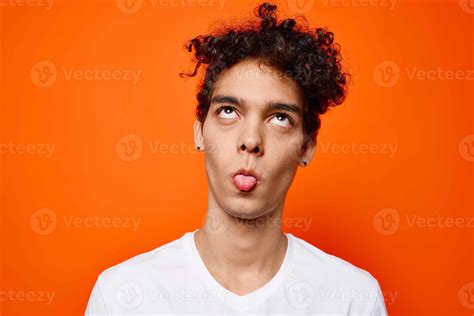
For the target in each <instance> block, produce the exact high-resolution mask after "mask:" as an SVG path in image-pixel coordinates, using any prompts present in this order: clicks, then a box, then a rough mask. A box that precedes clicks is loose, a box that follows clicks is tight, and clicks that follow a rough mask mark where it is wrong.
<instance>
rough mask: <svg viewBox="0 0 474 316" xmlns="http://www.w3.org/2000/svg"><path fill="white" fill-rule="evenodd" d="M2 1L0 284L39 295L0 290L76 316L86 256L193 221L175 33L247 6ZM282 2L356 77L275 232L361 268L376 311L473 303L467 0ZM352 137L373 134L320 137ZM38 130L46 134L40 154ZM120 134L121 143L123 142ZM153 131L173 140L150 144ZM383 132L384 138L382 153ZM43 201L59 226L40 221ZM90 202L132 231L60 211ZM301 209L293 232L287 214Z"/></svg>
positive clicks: (196, 208)
mask: <svg viewBox="0 0 474 316" xmlns="http://www.w3.org/2000/svg"><path fill="white" fill-rule="evenodd" d="M8 1H13V2H5V0H4V1H3V2H0V4H1V3H3V5H0V22H1V23H0V36H1V37H0V39H1V55H0V58H1V59H0V62H1V78H0V80H1V89H2V90H1V106H2V107H1V113H0V119H1V130H2V132H1V141H0V143H1V144H9V143H12V144H16V145H18V144H24V145H25V146H28V145H30V151H31V152H30V153H18V152H17V151H18V148H19V147H16V148H17V149H15V150H13V149H11V148H10V147H9V148H10V149H8V150H6V152H5V150H4V151H3V152H2V154H0V157H1V159H2V161H1V163H2V164H1V183H0V185H1V196H0V203H1V204H0V206H1V222H0V223H1V226H0V227H1V228H0V229H1V250H2V251H1V255H2V257H1V261H0V262H1V269H2V273H1V280H0V285H1V286H0V291H4V292H3V293H5V291H9V290H10V291H14V292H15V293H21V292H23V293H26V292H28V291H35V292H38V291H43V292H49V293H54V299H53V300H52V303H51V304H46V303H45V302H41V301H20V300H19V299H8V300H5V299H2V300H1V301H0V303H1V304H2V305H1V310H2V313H3V315H33V314H50V315H69V314H77V315H80V314H83V312H84V310H85V307H86V304H87V300H88V298H89V295H90V292H91V290H92V286H93V284H94V282H95V280H96V278H97V275H98V274H99V273H100V272H101V271H103V270H104V269H106V268H108V267H110V266H112V265H115V264H117V263H119V262H122V261H124V260H126V259H128V258H130V257H132V256H134V255H137V254H139V253H143V252H146V251H149V250H152V249H154V248H156V247H158V246H160V245H162V244H164V243H166V242H169V241H171V240H174V239H176V238H179V237H181V236H182V234H183V233H185V232H187V231H192V230H194V229H195V228H197V227H199V226H200V225H201V224H202V220H203V217H204V215H205V211H206V202H207V179H206V175H205V170H204V163H203V161H204V156H203V154H201V153H197V152H195V151H194V149H193V145H194V144H193V134H192V123H193V121H194V116H193V113H194V107H195V105H196V101H195V92H196V84H197V83H198V81H197V79H182V78H179V76H178V73H179V72H180V71H188V70H190V69H191V67H192V64H191V62H190V57H191V56H190V55H189V54H188V53H187V52H186V51H185V50H184V49H183V44H184V43H185V42H186V40H188V39H190V38H192V37H194V36H196V35H198V34H202V33H205V32H206V31H209V26H210V25H211V24H212V23H213V22H214V21H216V20H218V19H219V18H227V17H230V16H236V15H237V16H243V17H245V16H248V15H249V14H250V12H251V11H252V10H253V8H254V7H255V6H256V5H257V2H256V1H231V0H227V1H225V2H224V6H223V8H222V9H220V8H219V7H217V6H216V5H215V4H213V3H212V2H200V3H201V4H200V5H196V3H197V2H196V1H194V2H193V1H192V0H188V1H185V0H181V2H180V3H178V2H177V0H175V1H176V2H174V3H175V4H176V5H171V4H170V2H169V1H164V0H163V2H161V4H157V5H154V4H153V3H154V2H152V1H151V0H143V3H142V7H141V8H139V10H138V11H137V12H135V13H133V12H131V11H128V12H125V11H127V10H126V8H125V10H124V7H122V10H121V8H120V5H121V3H120V2H121V1H120V0H119V1H118V2H115V1H113V0H110V1H109V0H103V1H100V0H82V1H66V0H63V1H59V0H56V1H55V2H54V4H53V7H52V8H51V9H50V10H48V9H46V8H44V7H38V6H34V5H25V6H18V5H14V4H18V1H20V0H16V1H17V2H15V0H8ZM288 1H289V2H288V3H286V2H284V1H280V2H277V4H279V9H280V10H281V12H282V13H284V15H285V16H288V15H290V16H294V15H295V13H298V11H299V12H304V13H305V14H306V16H307V18H308V20H309V21H310V23H311V25H313V26H327V27H329V28H330V29H331V30H332V31H333V32H334V33H335V40H336V42H339V43H340V44H341V46H342V54H343V57H344V65H345V66H346V68H348V69H349V70H350V72H351V73H352V74H353V80H352V83H351V86H350V91H349V96H348V98H347V101H346V102H345V103H344V104H343V105H341V106H339V107H337V108H335V109H333V110H331V111H330V112H329V113H327V114H326V115H324V116H323V117H322V120H323V121H322V128H321V131H320V136H319V138H318V143H319V144H318V147H317V151H316V155H315V159H314V160H313V161H312V163H311V164H310V166H309V167H308V168H306V169H300V170H299V172H298V174H297V176H296V178H295V182H294V184H293V186H292V188H291V189H290V192H289V195H288V199H287V204H286V207H285V214H284V217H285V218H288V219H291V220H294V221H293V224H291V223H290V224H289V225H286V226H285V231H287V232H291V233H293V234H294V235H296V236H298V237H300V238H303V239H305V240H307V241H309V242H311V243H312V244H314V245H316V246H317V247H319V248H320V249H322V250H324V251H326V252H328V253H331V254H334V255H336V256H338V257H341V258H343V259H345V260H347V261H349V262H351V263H353V264H354V265H356V266H358V267H361V268H363V269H365V270H367V271H369V272H370V273H371V274H372V275H373V276H374V277H376V278H377V279H378V281H379V283H380V285H381V287H382V290H383V292H384V294H385V295H386V296H387V297H388V296H392V297H396V299H395V300H391V299H387V301H386V306H387V309H388V312H389V314H391V315H407V314H411V315H472V314H473V313H474V306H473V305H474V292H473V293H472V294H471V297H470V299H471V300H472V301H469V297H468V296H466V295H467V293H468V290H469V288H470V287H471V285H470V282H473V281H474V269H472V268H473V267H474V262H473V244H474V233H473V232H474V228H473V227H472V226H471V227H469V219H470V218H471V219H472V218H473V216H474V214H473V210H474V208H473V198H472V192H473V163H474V162H472V159H471V158H473V157H472V156H473V155H474V143H471V148H470V150H471V151H469V148H468V143H469V141H472V137H473V136H469V135H472V134H474V128H473V123H472V122H473V120H472V119H473V113H472V106H473V90H474V86H473V82H474V81H473V80H474V78H472V77H474V74H472V72H473V69H474V66H473V56H474V54H473V43H474V38H473V30H474V23H473V18H474V14H473V13H472V11H470V8H473V9H474V4H473V3H472V2H473V1H471V7H469V2H468V1H467V0H466V1H463V0H460V1H459V2H458V1H408V0H405V1H397V2H396V5H395V7H394V8H393V9H389V8H387V7H383V6H382V4H383V3H385V1H378V3H380V4H381V5H380V6H377V5H363V4H364V3H365V2H363V1H361V0H360V1H357V0H351V1H352V2H349V1H348V0H346V2H344V3H348V5H345V4H340V3H339V2H336V1H335V0H334V1H332V2H329V4H328V3H327V2H324V1H322V0H318V1H313V2H312V1H309V0H306V2H303V0H300V2H299V6H297V5H296V3H295V1H292V0H288ZM122 2H123V1H122ZM350 3H352V4H350ZM375 3H377V1H376V2H375ZM193 4H194V5H193ZM216 4H217V2H216ZM303 4H305V5H307V6H306V7H305V6H303ZM356 4H359V5H356ZM308 6H310V7H308ZM131 9H133V7H132V8H131ZM45 60H48V61H50V62H51V63H53V64H54V66H55V67H56V78H55V80H54V81H53V82H52V83H46V84H47V85H49V86H47V87H41V84H42V82H41V81H38V80H39V78H38V71H46V70H47V69H44V67H45V66H44V65H45V64H44V63H43V64H41V63H40V64H37V63H39V62H42V61H45ZM385 61H392V62H385ZM384 62H385V63H384ZM394 65H395V66H394ZM387 67H392V68H391V69H388V68H387ZM397 67H398V69H399V73H398V74H397V71H396V69H397ZM72 68H74V69H79V70H86V69H95V68H98V69H108V70H119V71H120V70H127V69H134V70H136V71H141V74H140V77H139V79H138V81H137V82H136V84H133V83H132V82H130V81H127V80H112V79H110V80H104V79H100V78H98V77H94V78H93V79H91V80H85V79H77V78H76V79H74V78H72V77H69V78H68V77H67V72H68V71H69V70H71V69H72ZM51 69H52V68H51ZM51 69H50V70H51ZM414 69H415V70H422V71H427V70H435V71H437V70H438V69H441V71H443V70H453V71H457V70H459V71H461V73H462V74H464V76H465V78H464V79H458V80H453V79H446V78H442V77H441V75H436V76H437V77H436V78H434V79H424V80H423V79H420V77H411V76H410V74H411V72H412V71H413V70H414ZM384 72H385V75H386V77H384V78H382V77H381V76H382V75H381V74H382V73H384ZM418 74H419V73H418ZM469 74H470V75H469ZM387 76H392V77H390V78H392V79H391V80H392V82H389V83H388V85H390V86H389V87H387V86H385V85H386V84H387V82H386V81H385V80H386V79H387V78H389V77H387ZM393 76H395V77H393ZM419 76H422V74H421V75H419ZM469 76H472V77H471V79H469ZM44 78H45V77H43V79H44ZM50 78H53V77H50ZM393 78H394V79H393ZM417 78H418V79H417ZM43 83H44V82H43ZM466 137H467V138H466ZM133 141H135V143H133ZM140 141H141V142H142V144H141V147H140V143H139V142H140ZM352 143H354V144H359V145H360V144H365V145H367V146H370V145H373V147H372V148H374V149H373V150H372V152H371V153H363V152H361V151H360V150H357V149H352V150H350V151H349V152H348V153H341V152H339V151H338V149H337V147H328V146H329V145H331V144H336V145H344V144H352ZM37 144H49V145H50V146H53V145H54V151H53V152H52V154H51V156H50V157H47V156H46V155H45V154H42V151H41V146H40V145H37ZM133 144H135V145H136V146H138V147H137V148H138V151H135V154H134V156H133V155H132V156H130V157H129V156H127V154H126V153H125V152H124V151H123V149H124V148H125V147H124V146H131V145H133ZM158 144H164V145H167V146H172V145H174V146H180V149H176V148H175V147H168V148H167V147H159V150H158V151H154V150H153V147H152V146H155V145H158ZM384 144H390V145H391V146H396V151H395V152H394V155H393V157H390V154H387V153H384V152H383V151H384V148H386V147H384ZM150 145H152V146H150ZM3 148H4V149H5V146H3ZM172 148H174V149H172ZM392 148H394V147H392ZM132 149H133V148H132V147H129V153H130V152H132V151H133V150H132ZM140 150H141V151H140ZM128 160H130V161H128ZM387 208H388V209H394V210H386V209H387ZM43 209H47V210H43ZM38 211H39V213H38ZM41 212H46V213H41ZM385 212H388V213H389V214H388V215H394V216H395V219H394V220H395V222H394V223H395V224H394V225H395V226H387V225H388V224H390V223H391V224H393V223H392V222H386V224H387V223H388V224H387V225H385V226H384V225H381V224H380V223H382V221H384V220H389V219H390V218H389V217H386V216H388V215H387V214H386V213H385ZM45 215H46V216H50V217H49V218H50V219H51V218H54V216H56V223H54V221H53V222H43V225H39V224H38V223H39V222H40V221H41V220H46V219H47V217H44V216H45ZM396 215H398V216H399V218H398V220H397V218H396ZM415 215H416V216H417V217H418V218H422V219H425V220H429V219H430V218H434V217H436V218H437V217H438V216H441V219H444V220H446V219H448V218H451V219H453V220H456V219H458V221H462V220H464V224H463V225H458V226H457V227H443V225H442V224H439V222H437V223H438V224H435V225H434V226H435V227H424V226H425V225H423V224H422V223H421V224H413V222H411V220H410V218H411V219H413V216H415ZM94 216H98V217H99V218H100V219H104V218H110V219H117V218H118V221H121V220H122V219H123V218H125V219H126V218H128V220H131V219H135V220H140V222H139V226H138V229H136V230H133V229H132V228H131V227H127V226H126V224H125V221H123V222H121V224H120V225H121V226H120V227H108V228H105V227H99V226H98V225H94V226H93V227H85V226H84V225H82V224H80V223H79V224H78V223H76V224H71V223H70V222H68V221H67V219H74V218H75V219H76V220H83V219H85V218H88V217H94ZM385 217H386V218H385ZM303 218H304V219H306V220H307V221H309V220H311V225H310V226H309V228H308V229H306V230H305V229H304V228H303V227H301V226H298V225H297V223H296V220H298V219H299V220H301V219H303ZM392 218H394V217H393V216H392ZM459 219H461V220H459ZM47 223H49V224H50V225H53V226H48V225H46V224H47ZM68 223H69V224H68ZM471 225H473V224H472V223H471ZM45 227H46V229H47V230H46V231H44V230H43V229H45ZM390 227H391V228H390ZM388 228H390V229H388ZM472 287H474V286H472ZM38 300H39V299H38ZM471 303H472V304H471Z"/></svg>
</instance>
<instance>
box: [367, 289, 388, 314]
mask: <svg viewBox="0 0 474 316" xmlns="http://www.w3.org/2000/svg"><path fill="white" fill-rule="evenodd" d="M371 316H387V310H386V308H385V302H384V299H383V295H382V290H381V288H380V285H379V283H378V282H377V297H376V299H375V306H374V309H373V311H372V314H371Z"/></svg>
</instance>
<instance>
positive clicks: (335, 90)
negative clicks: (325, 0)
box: [180, 2, 349, 142]
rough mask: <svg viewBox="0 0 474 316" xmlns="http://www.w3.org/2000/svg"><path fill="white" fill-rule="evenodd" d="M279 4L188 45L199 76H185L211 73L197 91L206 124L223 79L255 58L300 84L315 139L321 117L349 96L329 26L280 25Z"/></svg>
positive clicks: (307, 127) (309, 133) (307, 126)
mask: <svg viewBox="0 0 474 316" xmlns="http://www.w3.org/2000/svg"><path fill="white" fill-rule="evenodd" d="M276 9H277V6H276V5H274V4H272V3H267V2H265V3H262V4H260V5H259V6H257V8H256V9H255V14H256V16H257V17H258V18H259V19H258V20H257V21H252V20H247V21H246V22H244V23H240V24H239V25H233V26H231V27H228V26H225V27H224V28H223V29H221V30H216V31H214V33H213V34H209V35H199V36H197V37H195V38H193V39H191V40H190V41H189V42H188V43H187V44H186V49H187V50H188V51H189V52H192V50H193V48H194V58H193V62H195V63H196V65H195V68H194V72H192V73H190V74H185V73H180V76H181V77H184V76H190V77H193V76H195V75H196V74H197V71H198V69H199V67H200V65H201V64H206V65H207V68H206V73H205V76H204V79H203V81H202V82H201V84H200V86H199V89H198V90H199V91H198V93H197V101H198V105H197V108H196V113H195V114H196V117H197V119H198V120H199V121H200V122H202V123H204V121H205V119H206V116H207V113H208V110H209V106H210V99H211V96H212V93H213V88H214V84H215V82H216V81H217V80H218V78H219V75H220V74H221V73H222V72H223V71H224V70H225V69H229V68H230V67H232V66H233V65H235V64H237V63H238V62H240V61H243V60H245V59H255V60H258V61H260V62H263V63H264V64H266V65H268V66H271V67H272V68H273V69H276V70H277V71H279V72H280V73H282V74H284V75H285V76H287V77H289V78H290V79H292V81H293V82H294V83H296V84H297V87H298V89H299V90H300V92H301V95H302V98H303V100H304V104H303V109H304V111H303V133H304V135H305V139H306V140H308V138H309V139H310V140H312V141H314V142H315V141H316V136H317V134H318V131H319V128H320V126H321V120H320V117H319V116H320V114H324V113H325V112H326V111H327V110H328V107H330V106H335V105H338V104H341V103H342V102H343V101H344V99H345V97H346V92H347V79H348V76H349V74H348V73H347V72H343V71H342V70H341V55H340V45H339V44H337V43H334V42H333V40H334V34H333V33H332V32H330V31H328V30H327V29H326V28H322V27H318V28H316V30H315V31H312V30H310V29H309V28H308V27H307V21H306V20H305V19H304V17H301V19H302V23H300V24H297V22H296V20H295V19H292V18H288V19H285V20H281V21H278V20H277V16H276V11H277V10H276Z"/></svg>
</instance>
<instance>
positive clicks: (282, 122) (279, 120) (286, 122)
mask: <svg viewBox="0 0 474 316" xmlns="http://www.w3.org/2000/svg"><path fill="white" fill-rule="evenodd" d="M272 121H275V122H276V123H275V124H276V125H279V126H282V127H291V126H293V124H292V122H291V119H290V118H289V116H288V115H287V114H285V113H277V114H275V116H273V118H272Z"/></svg>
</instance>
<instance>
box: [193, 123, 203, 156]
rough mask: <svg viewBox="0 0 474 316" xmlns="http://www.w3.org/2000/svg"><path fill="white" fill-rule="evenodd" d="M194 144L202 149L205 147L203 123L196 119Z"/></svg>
mask: <svg viewBox="0 0 474 316" xmlns="http://www.w3.org/2000/svg"><path fill="white" fill-rule="evenodd" d="M194 145H195V146H196V148H197V147H198V146H199V147H200V150H203V149H204V137H203V135H202V123H201V122H200V121H199V120H198V119H196V120H195V121H194Z"/></svg>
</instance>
